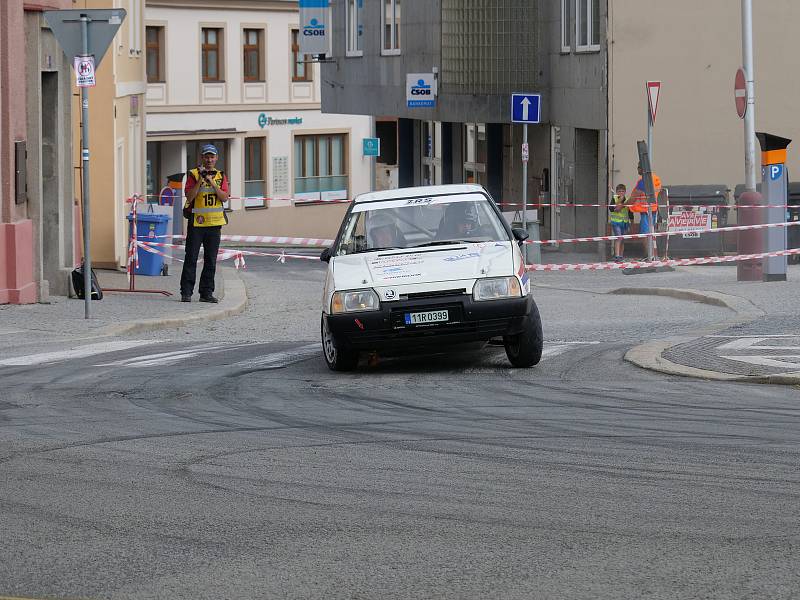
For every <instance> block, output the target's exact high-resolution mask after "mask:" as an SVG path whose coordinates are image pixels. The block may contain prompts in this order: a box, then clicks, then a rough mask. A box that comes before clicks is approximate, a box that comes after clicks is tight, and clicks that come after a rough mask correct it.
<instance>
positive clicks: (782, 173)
mask: <svg viewBox="0 0 800 600" xmlns="http://www.w3.org/2000/svg"><path fill="white" fill-rule="evenodd" d="M756 137H757V138H758V142H759V143H760V144H761V195H762V196H763V198H764V204H766V205H768V206H770V208H765V209H764V210H763V214H764V216H765V220H764V222H765V223H785V222H786V205H787V203H788V198H789V194H788V192H789V178H788V176H787V173H786V148H787V147H788V146H789V144H790V143H791V142H792V140H790V139H787V138H782V137H779V136H777V135H771V134H769V133H756ZM773 207H774V208H773ZM764 248H765V249H766V250H765V252H777V251H779V250H786V227H767V228H765V229H764ZM763 281H786V257H785V256H774V257H769V258H765V259H764V267H763Z"/></svg>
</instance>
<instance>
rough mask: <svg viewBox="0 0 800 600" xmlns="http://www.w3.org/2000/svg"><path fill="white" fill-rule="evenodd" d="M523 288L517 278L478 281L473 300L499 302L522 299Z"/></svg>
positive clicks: (473, 292)
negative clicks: (500, 300)
mask: <svg viewBox="0 0 800 600" xmlns="http://www.w3.org/2000/svg"><path fill="white" fill-rule="evenodd" d="M521 296H522V288H521V287H520V285H519V279H517V278H516V277H493V278H491V279H478V281H476V282H475V287H474V288H472V298H473V299H474V300H476V301H482V300H499V299H501V298H520V297H521Z"/></svg>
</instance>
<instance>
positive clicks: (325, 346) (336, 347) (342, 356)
mask: <svg viewBox="0 0 800 600" xmlns="http://www.w3.org/2000/svg"><path fill="white" fill-rule="evenodd" d="M320 329H321V330H322V355H323V356H324V357H325V364H327V365H328V368H329V369H330V370H331V371H352V370H353V369H355V368H356V366H357V365H358V352H357V351H355V350H350V349H347V348H342V346H341V344H339V343H338V342H337V341H336V338H335V337H333V334H332V333H331V330H330V329H329V328H328V321H327V319H325V315H322V322H321V324H320Z"/></svg>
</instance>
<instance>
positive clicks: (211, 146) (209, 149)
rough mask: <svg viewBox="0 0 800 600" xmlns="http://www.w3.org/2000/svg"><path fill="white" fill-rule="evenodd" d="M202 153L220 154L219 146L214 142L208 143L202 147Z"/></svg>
mask: <svg viewBox="0 0 800 600" xmlns="http://www.w3.org/2000/svg"><path fill="white" fill-rule="evenodd" d="M200 154H214V155H218V154H219V152H218V151H217V147H216V146H215V145H214V144H206V145H204V146H203V147H201V148H200Z"/></svg>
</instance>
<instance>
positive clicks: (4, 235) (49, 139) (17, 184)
mask: <svg viewBox="0 0 800 600" xmlns="http://www.w3.org/2000/svg"><path fill="white" fill-rule="evenodd" d="M71 4H72V3H71V2H70V0H37V1H36V2H27V1H25V2H23V1H22V0H8V1H5V2H0V81H2V85H0V164H2V165H3V168H4V176H3V177H2V178H0V304H7V303H12V304H24V303H32V302H38V301H47V299H48V297H49V295H50V294H66V293H67V291H68V285H69V284H68V281H69V271H70V270H71V269H72V268H73V267H74V264H75V258H76V251H75V248H76V235H75V233H76V232H75V223H76V214H77V211H76V206H75V198H74V196H73V189H72V179H73V176H72V162H71V155H70V149H71V147H72V137H71V130H70V126H69V124H70V114H71V107H70V95H71V84H70V80H71V75H72V73H71V66H70V65H69V64H67V61H66V60H65V57H64V55H63V52H62V51H61V49H60V47H59V46H58V44H57V42H56V40H55V38H54V37H53V34H52V32H51V31H50V30H49V29H48V27H47V25H46V23H45V21H44V18H43V16H42V11H44V10H57V9H63V8H71Z"/></svg>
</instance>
